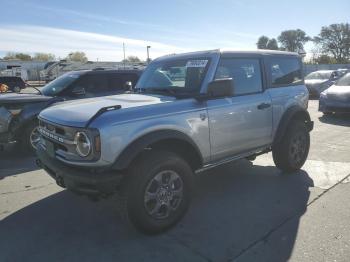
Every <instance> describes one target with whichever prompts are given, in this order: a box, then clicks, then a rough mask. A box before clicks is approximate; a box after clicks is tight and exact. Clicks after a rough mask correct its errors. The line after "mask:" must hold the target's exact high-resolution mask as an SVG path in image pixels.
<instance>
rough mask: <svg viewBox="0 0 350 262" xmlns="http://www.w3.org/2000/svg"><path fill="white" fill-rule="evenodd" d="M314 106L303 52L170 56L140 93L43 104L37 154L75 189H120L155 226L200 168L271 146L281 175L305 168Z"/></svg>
mask: <svg viewBox="0 0 350 262" xmlns="http://www.w3.org/2000/svg"><path fill="white" fill-rule="evenodd" d="M307 106H308V91H307V89H306V87H305V85H304V78H303V70H302V62H301V59H300V57H299V56H298V55H297V54H295V53H288V52H279V51H251V52H248V51H247V52H237V51H221V50H213V51H203V52H193V53H185V54H176V55H169V56H164V57H161V58H158V59H156V60H154V61H153V62H152V63H150V64H149V66H148V67H147V68H146V70H145V71H144V73H143V74H142V76H141V78H140V80H139V81H138V83H137V85H136V87H135V89H134V91H133V92H130V93H125V94H121V95H114V96H107V97H100V98H92V99H86V100H81V101H72V102H65V103H62V104H59V105H55V106H53V107H50V108H48V109H46V110H44V111H42V112H41V114H40V115H39V132H40V134H41V141H40V143H39V146H38V148H37V155H38V161H37V163H38V165H39V166H41V167H42V168H44V169H45V170H46V171H47V173H48V174H49V175H50V176H51V177H53V178H54V179H55V180H56V181H57V184H58V185H59V186H62V187H64V188H67V189H69V190H71V191H74V192H77V193H80V194H86V195H89V196H95V197H100V196H108V195H111V194H112V193H115V192H119V193H120V194H121V195H123V199H124V203H125V208H124V211H125V212H126V213H125V214H127V217H128V218H129V219H130V221H131V222H132V223H133V224H134V225H135V226H136V227H137V228H138V229H140V230H142V231H144V232H148V233H156V232H160V231H162V230H165V229H167V228H169V227H171V226H172V225H174V224H175V223H176V222H177V221H179V220H180V219H181V217H182V216H183V215H184V214H185V212H186V210H187V208H188V206H189V203H190V199H191V192H192V185H193V177H194V174H196V173H200V172H201V171H203V170H206V169H209V168H212V167H216V166H218V165H221V164H224V163H227V162H229V161H233V160H237V159H242V158H246V159H254V158H255V157H256V156H257V155H260V154H263V153H267V152H270V151H272V156H273V160H274V162H275V164H276V166H277V167H278V168H279V169H281V170H282V171H283V172H282V173H283V174H288V173H293V172H295V171H296V170H298V169H300V168H301V167H302V166H303V164H304V162H305V161H306V158H307V155H308V152H309V146H310V136H309V132H310V131H311V130H312V129H313V122H312V121H311V119H310V116H309V114H308V112H307Z"/></svg>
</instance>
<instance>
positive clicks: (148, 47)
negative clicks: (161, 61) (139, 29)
mask: <svg viewBox="0 0 350 262" xmlns="http://www.w3.org/2000/svg"><path fill="white" fill-rule="evenodd" d="M150 48H151V46H150V45H148V46H147V64H149V49H150Z"/></svg>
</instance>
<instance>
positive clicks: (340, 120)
mask: <svg viewBox="0 0 350 262" xmlns="http://www.w3.org/2000/svg"><path fill="white" fill-rule="evenodd" d="M319 120H320V121H321V122H322V123H325V124H331V125H337V126H349V127H350V114H332V115H323V116H321V117H319Z"/></svg>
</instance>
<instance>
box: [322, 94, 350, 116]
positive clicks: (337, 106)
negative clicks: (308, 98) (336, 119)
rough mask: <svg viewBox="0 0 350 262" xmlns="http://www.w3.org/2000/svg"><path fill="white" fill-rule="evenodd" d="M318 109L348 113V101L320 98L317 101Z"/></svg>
mask: <svg viewBox="0 0 350 262" xmlns="http://www.w3.org/2000/svg"><path fill="white" fill-rule="evenodd" d="M318 111H320V112H335V113H350V102H345V101H334V100H329V99H327V98H322V99H320V101H319V105H318Z"/></svg>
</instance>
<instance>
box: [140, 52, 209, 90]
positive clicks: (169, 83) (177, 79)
mask: <svg viewBox="0 0 350 262" xmlns="http://www.w3.org/2000/svg"><path fill="white" fill-rule="evenodd" d="M208 66H209V59H208V58H193V59H192V58H189V59H179V60H168V61H159V62H153V63H151V64H150V65H149V66H148V67H147V69H146V71H145V72H144V73H143V74H142V76H141V78H140V80H139V82H138V83H137V85H136V90H139V91H140V92H150V93H152V92H153V93H157V92H164V93H168V94H172V95H174V94H178V93H179V94H189V93H199V89H200V86H201V84H202V80H203V78H204V75H205V72H206V70H207V68H208Z"/></svg>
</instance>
